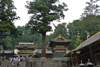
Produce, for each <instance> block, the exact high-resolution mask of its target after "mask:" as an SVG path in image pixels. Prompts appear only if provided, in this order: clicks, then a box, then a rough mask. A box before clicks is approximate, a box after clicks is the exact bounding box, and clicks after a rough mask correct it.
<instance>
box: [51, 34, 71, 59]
mask: <svg viewBox="0 0 100 67" xmlns="http://www.w3.org/2000/svg"><path fill="white" fill-rule="evenodd" d="M70 42H71V40H66V39H65V38H64V37H62V36H61V35H60V34H59V35H58V36H57V37H56V38H55V39H52V40H50V43H49V47H51V48H52V52H53V58H54V57H63V56H64V55H65V54H66V51H67V49H68V44H69V43H70Z"/></svg>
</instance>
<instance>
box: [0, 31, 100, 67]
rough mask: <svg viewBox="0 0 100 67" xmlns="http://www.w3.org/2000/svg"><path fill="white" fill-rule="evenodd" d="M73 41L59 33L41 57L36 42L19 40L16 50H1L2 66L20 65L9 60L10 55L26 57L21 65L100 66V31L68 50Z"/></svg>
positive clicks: (32, 66)
mask: <svg viewBox="0 0 100 67" xmlns="http://www.w3.org/2000/svg"><path fill="white" fill-rule="evenodd" d="M71 42H72V41H71V40H67V39H65V38H64V37H62V36H61V35H60V34H59V35H58V36H57V37H55V38H54V39H51V40H50V43H49V47H51V48H52V50H50V51H48V50H46V57H41V49H36V47H35V46H34V43H25V42H19V44H18V45H17V46H15V48H16V49H15V50H3V51H2V50H1V59H3V61H2V60H1V61H2V63H1V67H6V66H9V67H18V66H17V62H15V65H12V63H11V62H9V60H8V59H9V57H20V58H22V57H24V58H25V61H21V64H20V65H19V67H86V66H87V67H100V63H99V62H100V58H99V57H100V32H98V33H96V34H95V35H93V36H91V37H90V38H88V39H87V40H85V41H84V42H82V43H81V44H80V45H79V46H78V47H77V48H76V49H74V50H68V45H69V44H70V43H71ZM16 51H17V52H16Z"/></svg>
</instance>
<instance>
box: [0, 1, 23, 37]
mask: <svg viewBox="0 0 100 67" xmlns="http://www.w3.org/2000/svg"><path fill="white" fill-rule="evenodd" d="M13 4H14V2H13V1H12V0H1V2H0V32H7V31H10V35H11V36H14V37H18V36H19V35H21V32H20V31H19V30H17V28H16V27H15V26H14V20H16V19H18V18H19V17H18V16H16V12H15V9H16V7H15V6H14V5H13Z"/></svg>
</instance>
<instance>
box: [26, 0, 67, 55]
mask: <svg viewBox="0 0 100 67" xmlns="http://www.w3.org/2000/svg"><path fill="white" fill-rule="evenodd" d="M56 2H57V0H36V1H30V2H27V5H26V8H27V9H28V14H31V15H32V16H31V17H30V20H29V22H28V23H27V24H26V28H30V29H31V33H33V34H34V33H39V34H42V55H41V56H42V57H45V48H46V32H48V31H52V27H51V26H50V22H53V21H54V20H58V21H59V20H60V19H62V18H63V19H64V13H63V11H67V10H68V8H67V5H66V4H65V3H63V4H57V3H56Z"/></svg>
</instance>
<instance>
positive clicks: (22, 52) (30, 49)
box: [15, 42, 36, 57]
mask: <svg viewBox="0 0 100 67" xmlns="http://www.w3.org/2000/svg"><path fill="white" fill-rule="evenodd" d="M15 48H16V49H18V50H19V51H18V54H17V55H15V56H18V57H25V56H26V57H30V56H31V57H33V56H34V53H36V51H35V50H36V47H35V46H34V43H24V42H19V45H18V46H15Z"/></svg>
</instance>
